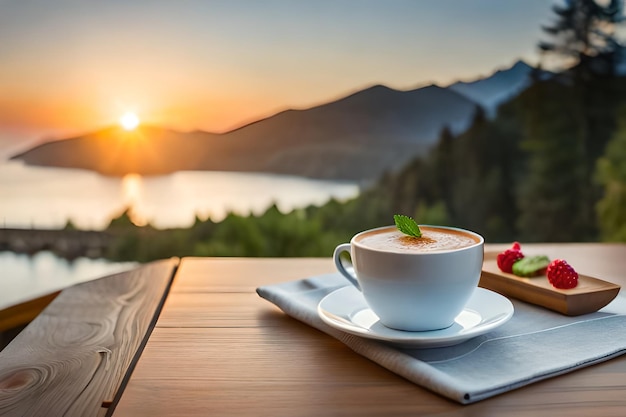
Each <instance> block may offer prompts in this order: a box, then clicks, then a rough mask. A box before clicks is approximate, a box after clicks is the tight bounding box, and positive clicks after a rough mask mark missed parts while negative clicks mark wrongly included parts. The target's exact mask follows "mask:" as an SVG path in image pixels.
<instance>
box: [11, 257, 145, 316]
mask: <svg viewBox="0 0 626 417" xmlns="http://www.w3.org/2000/svg"><path fill="white" fill-rule="evenodd" d="M134 266H136V264H135V263H132V262H109V261H106V260H104V259H87V258H78V259H74V260H72V261H68V260H65V259H61V258H59V257H57V256H55V255H54V254H53V253H51V252H39V253H37V254H35V255H33V256H28V255H23V254H15V253H12V252H0V310H1V309H3V308H6V307H9V306H11V305H15V304H17V303H20V302H22V301H27V300H29V299H33V298H36V297H38V296H42V295H46V294H50V293H52V292H55V291H57V290H60V289H63V288H65V287H68V286H71V285H74V284H78V283H81V282H85V281H89V280H92V279H95V278H99V277H103V276H106V275H109V274H114V273H117V272H122V271H125V270H128V269H130V268H133V267H134Z"/></svg>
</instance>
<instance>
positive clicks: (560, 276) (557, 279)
mask: <svg viewBox="0 0 626 417" xmlns="http://www.w3.org/2000/svg"><path fill="white" fill-rule="evenodd" d="M547 275H548V281H550V284H552V286H554V287H555V288H559V289H564V290H566V289H570V288H574V287H575V286H576V285H578V273H577V272H576V271H574V268H572V267H571V265H570V264H568V263H567V262H565V261H564V260H563V259H555V260H554V261H552V262H550V265H548V271H547Z"/></svg>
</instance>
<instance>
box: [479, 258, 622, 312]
mask: <svg viewBox="0 0 626 417" xmlns="http://www.w3.org/2000/svg"><path fill="white" fill-rule="evenodd" d="M496 257H497V253H495V252H485V260H484V263H483V272H482V275H481V277H480V283H479V285H480V286H481V287H483V288H487V289H490V290H492V291H496V292H498V293H500V294H502V295H505V296H507V297H511V298H516V299H518V300H522V301H526V302H527V303H531V304H536V305H539V306H542V307H545V308H548V309H550V310H554V311H557V312H559V313H562V314H565V315H568V316H578V315H581V314H587V313H592V312H594V311H598V310H599V309H601V308H602V307H604V306H606V305H607V304H608V303H610V302H611V301H612V300H613V299H614V298H615V297H616V296H617V293H619V290H620V286H619V285H617V284H613V283H611V282H607V281H603V280H601V279H598V278H593V277H590V276H587V275H581V274H579V276H578V285H577V286H576V287H575V288H572V289H569V290H560V289H558V288H554V287H553V286H552V285H551V284H550V283H549V282H548V278H547V277H546V276H545V275H543V276H538V277H533V278H523V277H518V276H516V275H513V274H507V273H505V272H502V271H500V269H499V268H498V265H497V263H496Z"/></svg>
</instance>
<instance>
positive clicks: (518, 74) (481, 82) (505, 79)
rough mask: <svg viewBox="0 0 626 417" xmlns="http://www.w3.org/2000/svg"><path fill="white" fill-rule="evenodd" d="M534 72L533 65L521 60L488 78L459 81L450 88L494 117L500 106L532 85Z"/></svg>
mask: <svg viewBox="0 0 626 417" xmlns="http://www.w3.org/2000/svg"><path fill="white" fill-rule="evenodd" d="M533 70H534V68H533V67H532V66H531V65H529V64H528V63H526V61H524V60H521V59H520V60H517V61H515V62H514V63H513V64H512V65H511V66H509V67H508V68H503V69H498V70H496V71H495V72H493V73H492V74H491V75H490V76H488V77H485V78H478V79H476V80H474V81H458V82H456V83H454V84H451V85H450V86H448V88H449V89H450V90H452V91H456V92H457V93H459V94H462V95H464V96H465V97H467V98H469V99H471V100H473V101H475V102H476V103H478V104H480V105H481V106H482V107H483V108H484V109H485V110H486V111H487V114H488V115H490V116H493V115H494V114H495V111H496V109H497V107H498V106H499V105H500V104H502V103H503V102H505V101H507V100H510V99H511V98H513V97H515V96H516V95H518V94H519V93H520V92H522V91H523V90H524V89H525V88H526V87H528V86H529V85H530V84H531V82H532V79H531V74H532V72H533Z"/></svg>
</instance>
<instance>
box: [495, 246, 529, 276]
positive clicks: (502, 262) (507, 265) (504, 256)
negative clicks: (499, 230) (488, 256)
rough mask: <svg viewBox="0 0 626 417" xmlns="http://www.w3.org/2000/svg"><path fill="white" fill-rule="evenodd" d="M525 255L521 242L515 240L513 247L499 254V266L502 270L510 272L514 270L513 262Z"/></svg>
mask: <svg viewBox="0 0 626 417" xmlns="http://www.w3.org/2000/svg"><path fill="white" fill-rule="evenodd" d="M523 257H524V254H523V253H522V250H521V246H520V244H519V243H517V242H514V243H513V246H511V249H507V250H505V251H504V252H502V253H499V254H498V258H497V262H498V268H500V270H501V271H502V272H508V273H509V274H510V273H512V272H513V264H514V263H515V262H517V261H519V260H520V259H522V258H523Z"/></svg>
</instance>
